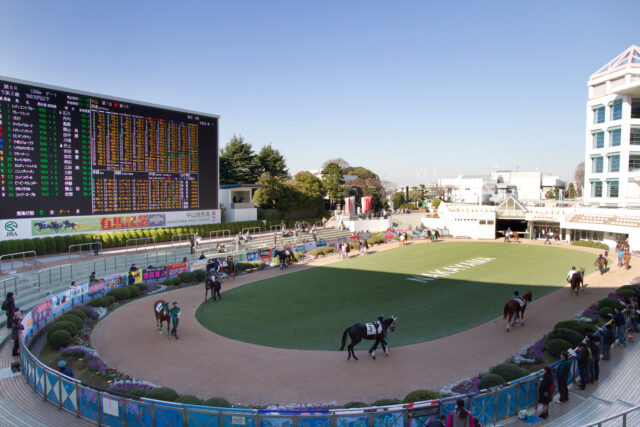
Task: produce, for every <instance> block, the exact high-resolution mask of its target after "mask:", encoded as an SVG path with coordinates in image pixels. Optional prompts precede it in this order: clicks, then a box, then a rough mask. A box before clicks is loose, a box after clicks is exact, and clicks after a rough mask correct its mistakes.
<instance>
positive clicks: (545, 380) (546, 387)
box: [538, 366, 554, 419]
mask: <svg viewBox="0 0 640 427" xmlns="http://www.w3.org/2000/svg"><path fill="white" fill-rule="evenodd" d="M553 386H554V384H553V370H552V369H551V366H545V367H544V373H543V374H542V380H541V381H540V389H539V390H538V402H540V403H541V404H542V413H540V418H542V419H546V418H549V403H550V402H551V399H552V398H553V391H554V387H553Z"/></svg>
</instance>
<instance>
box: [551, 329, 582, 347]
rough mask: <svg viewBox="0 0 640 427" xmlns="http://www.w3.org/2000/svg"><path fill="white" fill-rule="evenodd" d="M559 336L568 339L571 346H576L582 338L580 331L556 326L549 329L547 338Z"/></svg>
mask: <svg viewBox="0 0 640 427" xmlns="http://www.w3.org/2000/svg"><path fill="white" fill-rule="evenodd" d="M554 338H560V339H563V340H565V341H568V342H569V343H570V344H571V346H572V347H576V346H577V345H578V344H580V342H581V341H582V340H583V339H584V335H582V334H581V333H580V332H578V331H576V330H574V329H569V328H557V329H554V330H553V331H551V333H550V334H549V339H550V340H551V339H554Z"/></svg>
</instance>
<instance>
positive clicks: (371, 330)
mask: <svg viewBox="0 0 640 427" xmlns="http://www.w3.org/2000/svg"><path fill="white" fill-rule="evenodd" d="M365 326H366V327H367V335H378V334H380V333H382V325H381V324H380V322H373V323H367V324H366V325H365Z"/></svg>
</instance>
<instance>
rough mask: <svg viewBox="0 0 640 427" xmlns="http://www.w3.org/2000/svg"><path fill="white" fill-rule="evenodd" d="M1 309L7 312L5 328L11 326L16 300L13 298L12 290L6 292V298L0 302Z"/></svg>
mask: <svg viewBox="0 0 640 427" xmlns="http://www.w3.org/2000/svg"><path fill="white" fill-rule="evenodd" d="M2 309H3V310H4V312H5V313H7V329H11V326H13V316H14V314H15V312H16V302H15V300H14V298H13V292H7V298H6V299H5V300H4V302H3V303H2Z"/></svg>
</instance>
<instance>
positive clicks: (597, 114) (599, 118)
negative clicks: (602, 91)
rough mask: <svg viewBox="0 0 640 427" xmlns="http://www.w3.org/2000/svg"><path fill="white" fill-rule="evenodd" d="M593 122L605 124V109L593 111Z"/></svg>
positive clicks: (598, 108)
mask: <svg viewBox="0 0 640 427" xmlns="http://www.w3.org/2000/svg"><path fill="white" fill-rule="evenodd" d="M593 122H594V123H604V107H597V108H594V109H593Z"/></svg>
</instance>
